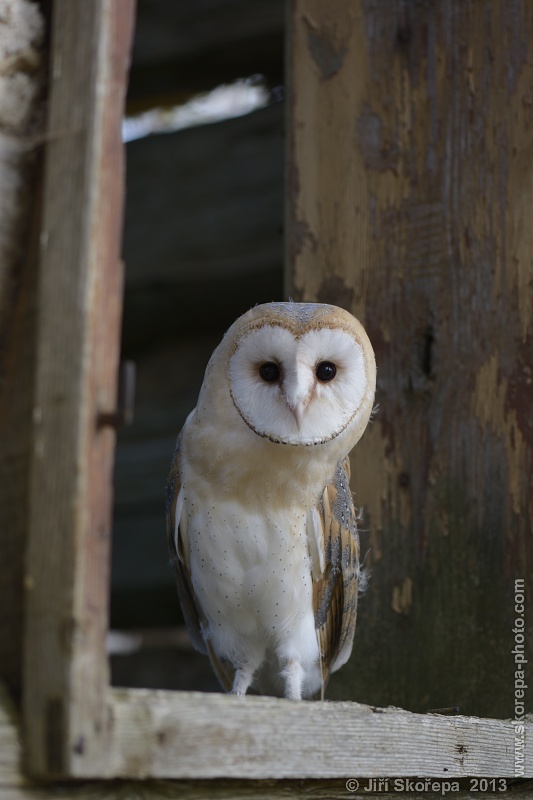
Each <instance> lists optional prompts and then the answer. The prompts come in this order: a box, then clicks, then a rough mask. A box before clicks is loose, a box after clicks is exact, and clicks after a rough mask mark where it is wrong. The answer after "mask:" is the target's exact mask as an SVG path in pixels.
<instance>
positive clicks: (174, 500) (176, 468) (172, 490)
mask: <svg viewBox="0 0 533 800" xmlns="http://www.w3.org/2000/svg"><path fill="white" fill-rule="evenodd" d="M180 439H181V436H178V440H177V442H176V447H175V450H174V458H173V460H172V466H171V468H170V474H169V476H168V482H167V540H168V550H169V553H170V561H171V563H172V567H173V569H174V575H175V578H176V585H177V587H178V597H179V601H180V604H181V610H182V612H183V617H184V619H185V624H186V625H187V630H188V632H189V636H190V638H191V641H192V643H193V645H194V647H195V648H196V650H198V651H199V652H200V653H207V649H206V646H205V642H204V638H203V636H202V626H201V620H200V612H199V609H198V607H197V605H196V602H195V598H194V590H193V587H192V582H191V573H190V569H189V547H188V542H187V540H186V533H187V532H186V530H184V526H183V523H182V516H184V515H182V511H183V503H184V498H183V490H182V487H181V475H180ZM184 539H185V541H184Z"/></svg>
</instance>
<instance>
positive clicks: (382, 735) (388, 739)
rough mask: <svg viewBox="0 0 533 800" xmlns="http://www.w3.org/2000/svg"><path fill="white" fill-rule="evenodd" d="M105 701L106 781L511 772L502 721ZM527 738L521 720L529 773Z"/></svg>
mask: <svg viewBox="0 0 533 800" xmlns="http://www.w3.org/2000/svg"><path fill="white" fill-rule="evenodd" d="M110 702H111V706H110V718H111V720H112V722H111V725H112V730H113V734H112V739H113V744H112V746H111V749H110V751H109V760H108V764H107V768H106V770H107V771H106V773H104V775H105V776H106V777H120V776H128V777H139V778H142V777H148V776H151V777H165V778H235V777H239V778H249V779H259V778H315V777H316V778H338V777H349V776H350V775H365V776H380V775H397V776H401V775H420V776H424V775H431V776H434V775H437V776H444V775H446V776H447V777H454V776H456V777H460V776H467V775H484V776H512V775H514V769H515V765H514V727H513V725H512V723H511V722H510V721H509V720H507V721H505V720H492V719H485V720H480V719H472V718H468V717H461V716H457V717H445V716H439V715H436V714H424V715H417V714H411V713H409V712H406V711H402V710H399V709H376V708H371V707H369V706H361V705H358V704H355V703H327V702H326V703H320V702H313V703H307V702H301V703H292V702H290V701H286V700H279V699H276V698H270V697H241V698H235V697H232V696H229V695H219V694H203V693H199V692H187V693H185V692H155V691H151V692H150V691H146V690H144V691H143V690H133V689H132V690H125V689H124V690H122V689H115V690H111V693H110ZM530 736H531V737H533V725H532V723H527V733H526V753H525V757H526V764H527V765H528V767H527V769H529V772H527V771H526V773H525V775H526V776H527V775H528V774H529V773H530V772H531V773H533V738H530ZM76 767H77V768H80V767H81V764H77V765H76ZM78 774H79V775H80V776H84V773H83V772H80V773H78Z"/></svg>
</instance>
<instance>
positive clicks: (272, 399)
mask: <svg viewBox="0 0 533 800" xmlns="http://www.w3.org/2000/svg"><path fill="white" fill-rule="evenodd" d="M265 365H268V366H265ZM331 376H332V377H331ZM229 379H230V391H231V396H232V399H233V403H234V405H235V407H236V408H237V410H238V412H239V414H240V415H241V417H242V419H243V420H244V421H245V422H246V424H247V425H248V426H249V427H250V428H251V429H252V430H253V431H254V432H255V433H257V434H258V435H259V436H263V437H265V438H267V439H270V440H271V441H273V442H277V443H283V444H291V445H313V444H323V443H324V442H327V441H329V440H330V439H333V438H335V437H336V436H338V435H339V434H340V433H342V431H343V430H345V429H346V427H347V426H348V425H349V424H350V422H351V421H352V419H353V418H354V416H355V415H356V413H357V411H358V409H359V407H360V405H361V402H362V401H363V398H364V396H365V392H366V388H367V378H366V371H365V359H364V355H363V349H362V347H361V345H360V344H359V342H357V341H356V340H355V338H354V337H353V336H352V335H351V334H350V333H349V332H347V331H345V330H343V329H340V328H328V327H323V328H319V329H315V330H310V331H308V332H307V333H304V334H303V335H302V336H299V337H297V336H295V335H294V334H293V333H292V332H291V331H290V330H288V329H287V328H284V327H282V326H277V325H269V324H266V325H264V326H262V327H260V328H255V329H253V330H251V331H250V332H249V333H247V334H245V335H244V336H243V338H242V339H241V340H240V342H239V344H238V347H237V349H236V350H235V352H234V353H233V355H232V357H231V358H230V362H229Z"/></svg>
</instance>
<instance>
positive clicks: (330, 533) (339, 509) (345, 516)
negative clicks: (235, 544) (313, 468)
mask: <svg viewBox="0 0 533 800" xmlns="http://www.w3.org/2000/svg"><path fill="white" fill-rule="evenodd" d="M349 481H350V461H349V459H348V457H346V458H345V459H344V460H343V461H342V462H340V463H339V465H338V467H337V471H336V474H335V478H334V481H333V483H332V484H330V485H328V486H326V488H325V489H324V493H323V497H322V503H321V507H320V508H319V509H318V511H319V518H320V520H321V524H322V533H323V570H322V572H321V575H320V577H319V578H318V579H316V578H315V580H314V582H313V608H314V612H315V625H316V629H317V635H318V641H319V646H320V653H321V666H322V684H323V686H322V697H323V695H324V690H325V687H326V684H327V681H328V678H329V675H330V674H331V672H334V671H335V670H337V669H339V667H341V666H342V665H343V664H344V663H345V662H346V661H347V660H348V658H349V656H350V653H351V651H352V644H353V638H354V632H355V621H356V614H357V596H358V589H359V539H358V535H357V523H356V514H355V508H354V504H353V500H352V495H351V492H350V483H349Z"/></svg>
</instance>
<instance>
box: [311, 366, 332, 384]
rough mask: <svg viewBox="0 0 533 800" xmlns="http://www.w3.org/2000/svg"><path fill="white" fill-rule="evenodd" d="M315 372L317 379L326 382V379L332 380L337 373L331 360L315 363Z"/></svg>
mask: <svg viewBox="0 0 533 800" xmlns="http://www.w3.org/2000/svg"><path fill="white" fill-rule="evenodd" d="M315 372H316V376H317V378H318V380H319V381H322V383H327V382H328V381H332V380H333V378H334V377H335V375H336V374H337V367H336V366H335V364H332V363H331V361H321V362H320V364H318V365H317V368H316V370H315Z"/></svg>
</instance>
